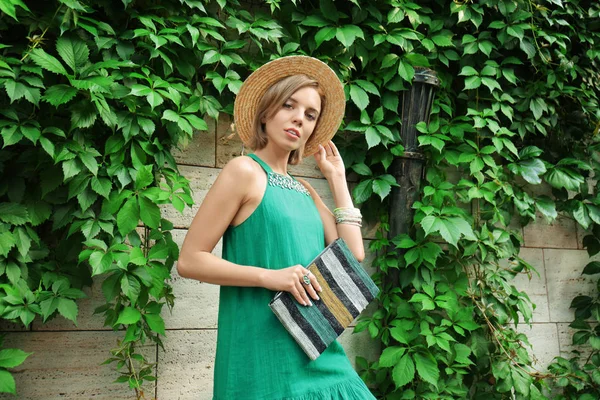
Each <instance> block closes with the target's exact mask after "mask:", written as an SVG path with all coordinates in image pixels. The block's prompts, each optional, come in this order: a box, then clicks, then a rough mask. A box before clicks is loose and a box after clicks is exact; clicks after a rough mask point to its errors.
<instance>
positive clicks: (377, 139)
mask: <svg viewBox="0 0 600 400" xmlns="http://www.w3.org/2000/svg"><path fill="white" fill-rule="evenodd" d="M365 139H367V145H368V146H369V149H370V148H371V147H375V146H377V145H378V144H379V143H381V136H379V133H378V130H377V129H375V128H374V127H372V126H369V127H368V128H367V131H366V132H365Z"/></svg>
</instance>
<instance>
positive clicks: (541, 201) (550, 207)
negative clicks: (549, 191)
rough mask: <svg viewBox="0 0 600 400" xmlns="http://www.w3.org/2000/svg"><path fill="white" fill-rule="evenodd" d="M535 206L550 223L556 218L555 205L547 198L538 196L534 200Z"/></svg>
mask: <svg viewBox="0 0 600 400" xmlns="http://www.w3.org/2000/svg"><path fill="white" fill-rule="evenodd" d="M535 206H536V207H537V209H538V210H539V211H540V212H541V213H542V215H544V217H546V218H547V219H548V220H550V221H552V220H555V219H556V217H558V213H557V212H556V204H555V203H554V201H553V200H552V199H551V198H550V197H548V196H540V197H538V198H537V199H536V202H535Z"/></svg>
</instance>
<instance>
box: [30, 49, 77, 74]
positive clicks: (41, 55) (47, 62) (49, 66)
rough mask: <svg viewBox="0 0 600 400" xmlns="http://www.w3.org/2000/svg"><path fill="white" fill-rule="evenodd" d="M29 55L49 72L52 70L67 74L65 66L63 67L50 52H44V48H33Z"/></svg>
mask: <svg viewBox="0 0 600 400" xmlns="http://www.w3.org/2000/svg"><path fill="white" fill-rule="evenodd" d="M29 55H30V57H31V59H32V60H33V62H35V63H36V64H37V65H39V66H40V67H42V68H44V69H46V70H48V71H50V72H54V73H55V74H59V75H65V76H66V75H68V74H67V70H66V69H65V67H63V65H62V64H61V63H60V61H58V60H57V59H56V57H53V56H51V55H50V54H48V53H46V52H45V51H44V50H42V49H39V48H38V49H33V50H31V52H30V53H29Z"/></svg>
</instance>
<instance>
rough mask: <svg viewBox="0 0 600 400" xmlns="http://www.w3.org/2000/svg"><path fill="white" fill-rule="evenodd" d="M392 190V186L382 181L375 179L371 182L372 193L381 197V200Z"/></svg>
mask: <svg viewBox="0 0 600 400" xmlns="http://www.w3.org/2000/svg"><path fill="white" fill-rule="evenodd" d="M391 190H392V186H391V185H390V184H389V183H388V182H386V181H385V180H383V179H375V180H373V192H375V194H377V195H379V197H381V200H383V199H385V198H386V197H387V195H388V194H390V191H391Z"/></svg>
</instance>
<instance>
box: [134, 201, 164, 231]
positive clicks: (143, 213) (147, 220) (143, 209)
mask: <svg viewBox="0 0 600 400" xmlns="http://www.w3.org/2000/svg"><path fill="white" fill-rule="evenodd" d="M139 204H140V218H141V219H142V222H143V223H144V224H146V225H148V226H149V227H150V228H153V229H157V228H158V226H159V224H160V209H159V208H158V206H157V205H156V204H154V203H153V202H152V200H150V199H148V198H146V197H142V196H140V198H139Z"/></svg>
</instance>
